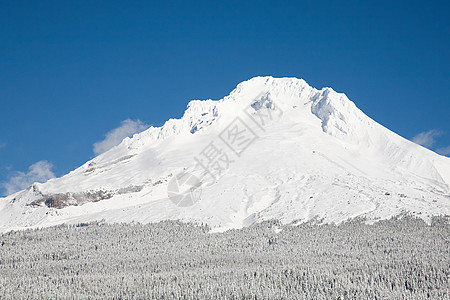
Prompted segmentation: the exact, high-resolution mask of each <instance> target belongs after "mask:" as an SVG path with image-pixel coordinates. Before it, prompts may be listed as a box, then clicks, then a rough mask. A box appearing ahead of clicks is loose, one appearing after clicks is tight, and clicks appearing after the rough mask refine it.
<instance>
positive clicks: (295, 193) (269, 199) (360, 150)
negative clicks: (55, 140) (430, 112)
mask: <svg viewBox="0 0 450 300" xmlns="http://www.w3.org/2000/svg"><path fill="white" fill-rule="evenodd" d="M402 212H409V213H412V214H415V215H418V216H420V217H422V218H424V219H428V218H429V217H430V216H432V215H441V214H445V215H450V158H447V157H444V156H440V155H438V154H436V153H434V152H432V151H430V150H427V149H425V148H423V147H421V146H419V145H416V144H414V143H412V142H410V141H408V140H406V139H404V138H402V137H400V136H398V135H397V134H395V133H393V132H392V131H390V130H388V129H386V128H385V127H383V126H381V125H380V124H378V123H376V122H375V121H374V120H372V119H371V118H369V117H368V116H366V115H365V114H364V113H363V112H362V111H361V110H359V109H358V108H357V107H356V106H355V104H354V103H353V102H352V101H350V100H349V99H348V98H347V97H346V96H345V94H341V93H337V92H335V91H334V90H332V89H331V88H324V89H322V90H317V89H315V88H312V87H311V86H309V85H308V84H307V83H306V82H305V81H304V80H301V79H296V78H272V77H256V78H253V79H250V80H248V81H245V82H242V83H241V84H239V85H238V86H237V87H236V89H234V90H233V91H232V92H231V93H230V95H229V96H227V97H225V98H223V99H221V100H218V101H213V100H206V101H199V100H195V101H191V102H190V103H189V105H188V108H187V110H186V112H185V114H184V116H183V117H182V118H181V119H171V120H169V121H167V122H166V123H165V124H164V126H162V127H151V128H150V129H148V130H146V131H144V132H142V133H139V134H136V135H134V136H133V137H132V138H126V139H125V140H123V142H122V143H121V144H120V145H118V146H116V147H114V148H112V149H111V150H109V151H108V152H106V153H104V154H101V155H99V156H98V157H96V158H94V159H92V160H91V161H88V162H87V163H85V164H84V165H82V166H81V167H79V168H78V169H76V170H74V171H72V172H70V173H69V174H67V175H65V176H63V177H61V178H55V179H51V180H49V181H48V182H46V183H42V184H40V183H35V184H33V185H32V186H31V187H30V188H28V189H26V190H23V191H20V192H18V193H15V194H13V195H10V196H8V197H6V198H0V231H6V230H10V229H18V228H25V227H30V226H31V227H35V226H50V225H55V224H59V223H65V222H68V223H79V222H86V221H91V220H100V219H105V220H106V221H107V222H132V221H137V222H155V221H159V220H165V219H181V220H185V221H197V222H203V223H208V224H210V225H211V226H212V227H213V228H216V229H217V230H221V229H227V228H239V227H242V226H247V225H250V224H252V223H253V222H256V221H259V220H265V219H273V218H275V219H279V220H281V221H283V222H292V221H296V220H309V219H312V218H316V217H318V218H323V219H324V221H326V222H340V221H343V220H345V219H347V218H350V217H355V216H365V217H367V218H369V219H371V220H377V219H380V218H388V217H390V216H393V215H397V214H400V213H402Z"/></svg>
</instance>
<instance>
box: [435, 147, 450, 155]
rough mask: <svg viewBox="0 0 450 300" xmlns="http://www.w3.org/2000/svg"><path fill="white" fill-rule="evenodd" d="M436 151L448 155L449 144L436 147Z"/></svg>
mask: <svg viewBox="0 0 450 300" xmlns="http://www.w3.org/2000/svg"><path fill="white" fill-rule="evenodd" d="M436 152H437V153H439V154H441V155H446V156H449V155H450V146H447V147H443V148H438V149H436Z"/></svg>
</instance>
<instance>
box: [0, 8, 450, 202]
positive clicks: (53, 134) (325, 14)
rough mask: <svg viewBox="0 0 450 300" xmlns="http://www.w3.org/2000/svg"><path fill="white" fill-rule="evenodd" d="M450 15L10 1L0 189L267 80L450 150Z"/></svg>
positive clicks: (1, 51)
mask: <svg viewBox="0 0 450 300" xmlns="http://www.w3.org/2000/svg"><path fill="white" fill-rule="evenodd" d="M449 15H450V4H449V2H448V1H420V2H417V1H402V2H398V1H367V2H365V3H364V1H292V2H291V1H158V2H156V1H154V2H151V1H45V0H44V1H20V0H18V1H0V182H7V181H8V180H9V179H10V178H11V177H12V176H15V175H17V174H18V173H17V172H18V171H22V172H25V173H26V172H28V168H29V166H30V165H32V164H34V163H36V162H37V161H41V160H47V161H49V162H51V163H52V164H53V165H54V167H53V172H54V173H55V174H56V175H57V176H60V175H62V174H64V173H66V172H68V171H70V170H72V169H74V168H75V167H77V166H79V165H81V164H82V163H84V162H85V161H87V160H88V159H90V158H92V157H93V156H94V153H93V144H94V143H95V142H97V141H99V140H102V139H103V138H104V135H105V134H106V133H107V132H108V131H110V130H111V129H113V128H115V127H117V126H119V125H120V122H121V121H123V120H125V119H128V118H131V119H140V120H141V121H143V122H145V123H147V124H152V125H161V124H163V122H164V121H165V120H167V119H168V118H171V117H180V116H181V115H182V113H183V111H184V109H185V107H186V104H187V103H188V101H189V100H190V99H207V98H212V99H219V98H222V97H223V96H225V95H227V94H228V93H229V92H230V91H231V90H232V89H233V88H234V87H235V86H236V84H238V83H239V82H241V81H243V80H246V79H249V78H251V77H253V76H257V75H273V76H277V77H279V76H295V77H301V78H304V79H305V80H306V81H307V82H308V83H309V84H311V85H312V86H314V87H316V88H321V87H323V86H331V87H332V88H334V89H335V90H337V91H339V92H345V93H346V94H347V95H348V96H349V98H350V99H351V100H353V101H354V102H355V103H356V104H357V106H359V107H360V108H361V109H362V110H363V111H364V112H365V113H366V114H368V115H369V116H370V117H372V118H373V119H375V120H376V121H378V122H380V123H381V124H383V125H385V126H386V127H388V128H390V129H392V130H393V131H395V132H397V133H399V134H400V135H402V136H404V137H406V138H412V137H414V136H415V135H417V134H419V133H420V132H423V131H428V130H435V131H434V133H438V132H439V133H440V134H435V135H434V138H435V143H434V145H432V146H431V148H433V149H437V148H442V147H447V146H450V118H449V112H450V101H449V95H450V84H449V83H450V55H449V53H450V49H449V48H450V17H449ZM2 193H3V194H4V193H5V192H4V191H2V190H1V188H0V195H1V194H2Z"/></svg>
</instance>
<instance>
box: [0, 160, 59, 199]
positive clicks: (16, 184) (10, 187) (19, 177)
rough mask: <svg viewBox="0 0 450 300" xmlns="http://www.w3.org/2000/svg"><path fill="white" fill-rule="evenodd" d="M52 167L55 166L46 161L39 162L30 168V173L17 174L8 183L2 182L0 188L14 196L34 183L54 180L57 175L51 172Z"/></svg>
mask: <svg viewBox="0 0 450 300" xmlns="http://www.w3.org/2000/svg"><path fill="white" fill-rule="evenodd" d="M52 167H53V165H52V164H51V163H50V162H48V161H46V160H41V161H38V162H37V163H34V164H32V165H31V166H30V167H29V168H28V173H24V172H15V173H14V174H13V175H12V176H11V177H10V179H9V181H8V182H2V183H0V186H1V187H3V189H4V190H5V192H6V194H7V195H10V194H13V193H15V192H17V191H20V190H23V189H25V188H27V187H29V186H30V185H31V184H32V183H34V182H45V181H47V180H49V179H50V178H54V177H55V174H54V173H53V172H52V170H51V169H52Z"/></svg>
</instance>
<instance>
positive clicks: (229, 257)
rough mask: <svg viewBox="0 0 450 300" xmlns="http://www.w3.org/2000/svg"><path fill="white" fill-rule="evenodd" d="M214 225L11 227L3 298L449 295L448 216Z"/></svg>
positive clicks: (3, 262) (0, 287)
mask: <svg viewBox="0 0 450 300" xmlns="http://www.w3.org/2000/svg"><path fill="white" fill-rule="evenodd" d="M209 230H210V228H209V227H207V226H202V225H200V226H199V225H193V224H184V223H181V222H177V221H165V222H160V223H156V224H148V225H142V224H113V225H106V224H103V223H98V222H95V223H84V224H78V225H77V226H68V225H62V226H57V227H51V228H46V229H38V230H26V231H16V232H9V233H6V234H2V235H0V299H449V298H450V284H449V280H450V225H449V222H448V218H445V217H440V218H434V219H433V220H432V224H431V226H429V225H427V224H425V223H424V222H423V221H422V220H420V219H415V218H411V217H402V218H395V219H391V220H387V221H380V222H377V223H375V224H374V225H366V224H365V223H364V222H362V221H361V220H353V221H350V222H347V223H344V224H341V225H339V226H335V225H320V226H319V225H316V224H315V223H314V222H309V223H304V224H301V225H298V226H293V225H282V224H280V223H279V222H277V221H268V222H263V223H260V224H256V225H254V226H251V227H248V228H244V229H240V230H229V231H227V232H224V233H209ZM280 230H281V231H280Z"/></svg>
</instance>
